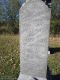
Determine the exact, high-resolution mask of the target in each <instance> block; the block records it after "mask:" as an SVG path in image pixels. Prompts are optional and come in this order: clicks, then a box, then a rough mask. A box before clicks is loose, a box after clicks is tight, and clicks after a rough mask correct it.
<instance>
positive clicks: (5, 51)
mask: <svg viewBox="0 0 60 80" xmlns="http://www.w3.org/2000/svg"><path fill="white" fill-rule="evenodd" d="M18 74H19V36H18V35H0V80H7V78H9V79H8V80H15V79H13V78H17V77H18ZM6 77H7V78H6ZM2 78H3V79H2Z"/></svg>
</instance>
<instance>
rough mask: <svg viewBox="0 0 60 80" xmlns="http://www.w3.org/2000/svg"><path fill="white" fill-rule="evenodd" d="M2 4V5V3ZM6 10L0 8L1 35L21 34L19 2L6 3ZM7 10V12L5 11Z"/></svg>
mask: <svg viewBox="0 0 60 80" xmlns="http://www.w3.org/2000/svg"><path fill="white" fill-rule="evenodd" d="M1 4H2V3H1ZM6 4H7V6H5V8H3V6H2V5H1V7H0V34H2V33H14V34H17V33H18V32H19V7H20V4H19V2H18V0H8V1H6V2H5V3H4V5H6ZM4 10H5V11H4Z"/></svg>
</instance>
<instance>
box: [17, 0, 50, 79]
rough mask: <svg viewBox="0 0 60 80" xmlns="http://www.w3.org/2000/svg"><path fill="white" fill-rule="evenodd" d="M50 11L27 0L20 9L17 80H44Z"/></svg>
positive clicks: (35, 0) (37, 1)
mask: <svg viewBox="0 0 60 80" xmlns="http://www.w3.org/2000/svg"><path fill="white" fill-rule="evenodd" d="M49 28H50V9H49V8H48V7H47V5H45V3H44V2H43V1H41V0H29V1H28V2H27V3H25V4H24V5H23V6H22V7H21V9H20V75H19V78H18V80H46V72H47V58H48V38H49Z"/></svg>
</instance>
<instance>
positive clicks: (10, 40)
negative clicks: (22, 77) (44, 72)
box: [0, 35, 60, 80]
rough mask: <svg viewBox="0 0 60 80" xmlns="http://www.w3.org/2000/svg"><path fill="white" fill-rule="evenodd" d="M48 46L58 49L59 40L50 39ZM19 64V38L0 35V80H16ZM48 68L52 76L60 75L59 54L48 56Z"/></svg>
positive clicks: (59, 45)
mask: <svg viewBox="0 0 60 80" xmlns="http://www.w3.org/2000/svg"><path fill="white" fill-rule="evenodd" d="M49 46H50V47H55V48H56V47H60V38H57V37H55V38H51V37H50V39H49ZM19 63H20V60H19V36H18V35H0V80H17V77H18V75H19V68H20V67H19V65H20V64H19ZM48 67H49V70H50V72H51V74H52V75H58V74H60V52H54V54H51V55H49V57H48ZM2 78H3V79H2ZM7 78H8V79H7Z"/></svg>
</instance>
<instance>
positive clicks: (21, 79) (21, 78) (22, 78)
mask: <svg viewBox="0 0 60 80" xmlns="http://www.w3.org/2000/svg"><path fill="white" fill-rule="evenodd" d="M18 80H46V79H45V78H39V77H37V78H33V77H31V76H29V75H24V74H20V76H19V78H18Z"/></svg>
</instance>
